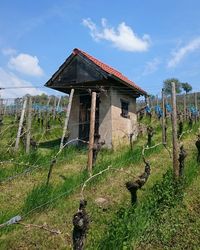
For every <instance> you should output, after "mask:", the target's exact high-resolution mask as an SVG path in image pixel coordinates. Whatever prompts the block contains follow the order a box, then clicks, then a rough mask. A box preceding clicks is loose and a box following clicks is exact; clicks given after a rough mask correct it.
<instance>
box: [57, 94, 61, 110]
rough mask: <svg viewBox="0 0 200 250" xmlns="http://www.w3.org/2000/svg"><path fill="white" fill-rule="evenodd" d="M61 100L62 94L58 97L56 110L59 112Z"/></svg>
mask: <svg viewBox="0 0 200 250" xmlns="http://www.w3.org/2000/svg"><path fill="white" fill-rule="evenodd" d="M60 101H61V96H60V97H59V99H58V103H57V107H56V111H57V112H58V110H59V107H60Z"/></svg>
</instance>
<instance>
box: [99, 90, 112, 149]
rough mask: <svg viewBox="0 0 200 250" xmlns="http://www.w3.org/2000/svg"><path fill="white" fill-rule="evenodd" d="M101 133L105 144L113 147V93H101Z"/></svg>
mask: <svg viewBox="0 0 200 250" xmlns="http://www.w3.org/2000/svg"><path fill="white" fill-rule="evenodd" d="M99 134H100V136H101V140H105V146H106V147H107V148H112V122H111V94H110V91H108V93H107V95H101V97H100V105H99Z"/></svg>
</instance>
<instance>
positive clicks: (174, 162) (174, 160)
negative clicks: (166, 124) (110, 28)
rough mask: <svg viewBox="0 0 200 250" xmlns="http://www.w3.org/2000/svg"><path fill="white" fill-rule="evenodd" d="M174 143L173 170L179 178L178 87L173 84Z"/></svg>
mask: <svg viewBox="0 0 200 250" xmlns="http://www.w3.org/2000/svg"><path fill="white" fill-rule="evenodd" d="M171 84H172V143H173V169H174V177H175V178H176V179H177V178H178V177H179V162H178V139H177V110H176V87H175V83H174V82H172V83H171Z"/></svg>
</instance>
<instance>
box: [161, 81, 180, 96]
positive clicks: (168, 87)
mask: <svg viewBox="0 0 200 250" xmlns="http://www.w3.org/2000/svg"><path fill="white" fill-rule="evenodd" d="M172 82H174V83H175V86H176V93H178V94H180V93H181V91H182V90H181V87H182V83H181V82H180V81H179V80H178V79H177V78H169V79H166V80H165V81H164V85H163V89H164V92H165V94H166V95H171V89H172V87H171V83H172Z"/></svg>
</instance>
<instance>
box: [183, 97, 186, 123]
mask: <svg viewBox="0 0 200 250" xmlns="http://www.w3.org/2000/svg"><path fill="white" fill-rule="evenodd" d="M186 107H187V104H186V94H184V96H183V113H184V121H186V120H187V110H186Z"/></svg>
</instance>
